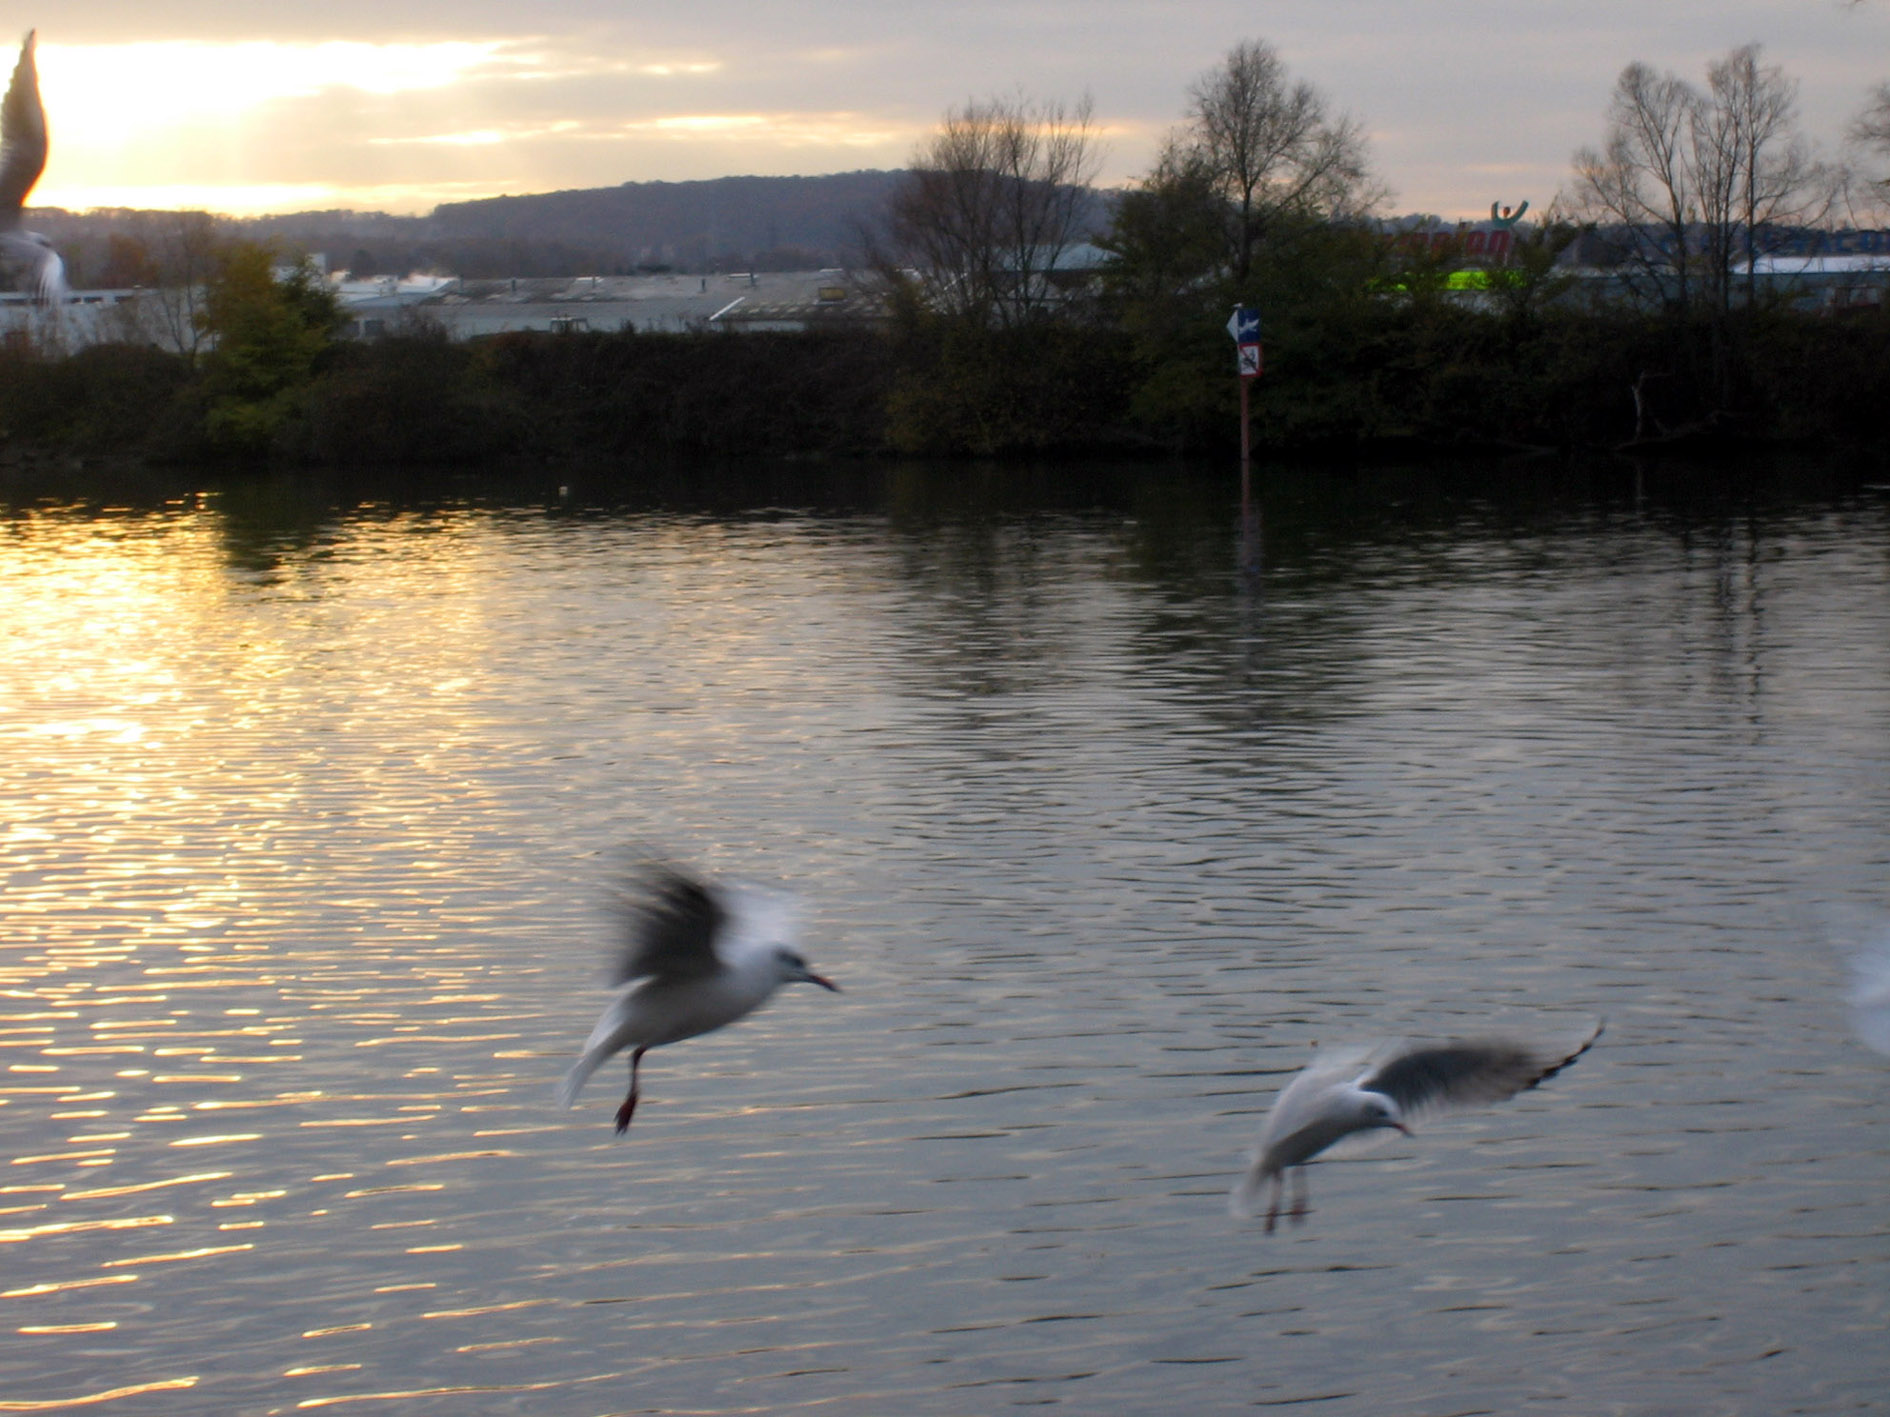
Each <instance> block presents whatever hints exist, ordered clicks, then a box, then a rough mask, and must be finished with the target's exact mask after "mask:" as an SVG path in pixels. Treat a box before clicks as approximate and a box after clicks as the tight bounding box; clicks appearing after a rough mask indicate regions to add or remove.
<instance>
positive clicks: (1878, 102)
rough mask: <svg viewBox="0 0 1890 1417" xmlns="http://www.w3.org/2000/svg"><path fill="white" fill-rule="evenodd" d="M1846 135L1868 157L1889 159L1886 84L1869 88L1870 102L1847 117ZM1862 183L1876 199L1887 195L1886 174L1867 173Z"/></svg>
mask: <svg viewBox="0 0 1890 1417" xmlns="http://www.w3.org/2000/svg"><path fill="white" fill-rule="evenodd" d="M1846 136H1847V137H1849V139H1850V141H1851V142H1852V143H1853V144H1854V145H1856V146H1857V147H1859V148H1862V149H1863V150H1864V151H1865V152H1867V153H1868V154H1870V155H1871V156H1872V157H1874V158H1876V159H1879V160H1882V159H1884V158H1890V84H1878V85H1877V87H1876V88H1874V89H1872V90H1871V91H1870V101H1869V102H1868V103H1866V104H1865V105H1864V110H1863V112H1861V113H1859V114H1858V115H1857V117H1856V118H1854V119H1852V120H1851V127H1850V132H1849V133H1848V134H1847V135H1846ZM1879 171H1881V169H1879ZM1865 184H1866V185H1867V186H1868V187H1869V188H1870V189H1871V190H1872V193H1873V195H1874V196H1875V197H1876V198H1877V199H1878V200H1879V201H1882V200H1884V199H1886V198H1890V176H1868V177H1866V179H1865Z"/></svg>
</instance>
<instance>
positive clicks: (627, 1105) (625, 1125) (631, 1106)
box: [617, 1048, 647, 1136]
mask: <svg viewBox="0 0 1890 1417" xmlns="http://www.w3.org/2000/svg"><path fill="white" fill-rule="evenodd" d="M646 1051H647V1050H645V1049H642V1048H639V1049H637V1050H636V1052H634V1053H632V1054H631V1055H630V1095H629V1096H628V1097H626V1098H624V1100H623V1106H621V1107H619V1108H618V1109H617V1135H618V1136H622V1135H623V1134H624V1133H625V1132H627V1131H628V1130H630V1118H631V1115H632V1114H633V1113H635V1111H636V1110H637V1064H638V1063H641V1062H642V1061H643V1054H644V1053H645V1052H646Z"/></svg>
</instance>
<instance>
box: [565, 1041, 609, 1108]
mask: <svg viewBox="0 0 1890 1417" xmlns="http://www.w3.org/2000/svg"><path fill="white" fill-rule="evenodd" d="M606 1056H608V1055H606V1054H604V1053H600V1052H598V1051H597V1050H596V1049H594V1048H593V1049H587V1050H586V1051H585V1053H584V1055H583V1056H582V1057H581V1058H579V1059H578V1060H577V1061H576V1062H575V1063H573V1064H572V1065H571V1071H570V1072H568V1073H566V1074H565V1075H564V1077H563V1078H561V1079H560V1080H559V1082H558V1105H559V1106H560V1107H573V1106H575V1105H576V1104H577V1097H578V1093H580V1092H582V1091H583V1090H584V1084H585V1083H587V1082H589V1081H590V1079H591V1074H592V1073H594V1072H596V1071H597V1066H598V1064H599V1063H601V1062H603V1061H604V1059H605V1057H606Z"/></svg>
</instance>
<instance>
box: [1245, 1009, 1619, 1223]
mask: <svg viewBox="0 0 1890 1417" xmlns="http://www.w3.org/2000/svg"><path fill="white" fill-rule="evenodd" d="M1601 1029H1602V1025H1601V1024H1599V1023H1597V1024H1596V1025H1595V1026H1594V1028H1593V1029H1592V1030H1591V1031H1590V1032H1589V1033H1588V1035H1587V1037H1585V1038H1584V1039H1582V1040H1581V1041H1580V1043H1579V1044H1576V1043H1574V1042H1572V1041H1571V1043H1570V1044H1568V1045H1566V1046H1550V1047H1545V1046H1543V1045H1542V1044H1539V1043H1532V1042H1526V1041H1524V1040H1521V1039H1517V1038H1459V1039H1452V1040H1450V1041H1448V1042H1443V1043H1397V1044H1386V1045H1380V1046H1378V1047H1376V1048H1369V1049H1359V1048H1353V1049H1346V1050H1343V1051H1336V1052H1334V1053H1331V1054H1329V1055H1326V1056H1323V1057H1319V1058H1315V1059H1314V1060H1313V1062H1312V1063H1311V1064H1310V1065H1308V1066H1307V1067H1306V1068H1305V1069H1304V1071H1302V1072H1300V1073H1299V1074H1298V1075H1297V1076H1296V1077H1294V1079H1293V1080H1292V1081H1291V1082H1290V1083H1288V1084H1287V1085H1286V1087H1285V1088H1284V1089H1283V1090H1282V1091H1281V1093H1280V1095H1279V1097H1278V1099H1277V1100H1276V1101H1275V1102H1274V1104H1273V1110H1272V1111H1271V1112H1269V1113H1268V1114H1267V1119H1266V1121H1265V1122H1264V1123H1263V1124H1262V1125H1261V1128H1260V1138H1259V1140H1258V1142H1256V1143H1255V1145H1254V1148H1253V1151H1252V1153H1251V1161H1250V1164H1249V1165H1248V1167H1247V1171H1246V1174H1245V1175H1243V1176H1242V1177H1241V1178H1240V1180H1239V1181H1238V1182H1237V1183H1235V1186H1234V1189H1233V1193H1232V1195H1231V1196H1230V1197H1229V1198H1228V1208H1229V1209H1230V1210H1231V1211H1232V1212H1233V1213H1234V1214H1235V1215H1236V1216H1239V1217H1240V1218H1242V1219H1251V1218H1252V1217H1253V1216H1255V1215H1256V1214H1258V1213H1259V1210H1260V1195H1261V1192H1262V1190H1268V1191H1269V1192H1270V1193H1269V1196H1268V1200H1267V1209H1266V1231H1267V1233H1268V1234H1269V1235H1270V1234H1272V1233H1273V1228H1274V1225H1275V1223H1276V1222H1277V1221H1278V1220H1279V1217H1280V1202H1281V1200H1282V1198H1283V1197H1282V1191H1283V1190H1284V1189H1285V1178H1286V1175H1287V1173H1288V1172H1291V1173H1293V1177H1294V1181H1295V1185H1294V1196H1293V1205H1292V1209H1291V1210H1290V1211H1289V1212H1288V1214H1289V1215H1290V1216H1291V1217H1292V1218H1293V1219H1294V1220H1299V1219H1302V1218H1304V1217H1305V1215H1306V1213H1307V1210H1308V1206H1307V1198H1306V1172H1305V1167H1306V1164H1307V1163H1308V1162H1310V1161H1312V1160H1313V1159H1314V1158H1315V1157H1317V1156H1318V1155H1320V1153H1322V1152H1324V1151H1326V1150H1327V1149H1328V1148H1330V1147H1333V1146H1336V1145H1337V1144H1338V1143H1340V1142H1342V1141H1344V1140H1346V1139H1347V1138H1349V1137H1354V1136H1359V1135H1362V1134H1369V1133H1372V1132H1382V1131H1387V1130H1389V1131H1398V1132H1403V1133H1404V1134H1405V1135H1406V1136H1409V1135H1411V1131H1410V1128H1409V1127H1408V1126H1406V1123H1407V1122H1408V1121H1410V1120H1411V1119H1412V1118H1415V1117H1418V1116H1422V1115H1424V1114H1425V1113H1434V1112H1443V1111H1448V1110H1452V1109H1455V1108H1460V1107H1473V1106H1476V1105H1477V1104H1479V1103H1484V1102H1501V1101H1503V1100H1504V1099H1505V1098H1510V1097H1514V1096H1515V1095H1516V1094H1517V1093H1519V1092H1523V1091H1526V1090H1527V1089H1529V1088H1532V1087H1534V1086H1535V1085H1536V1084H1537V1083H1539V1082H1543V1081H1545V1080H1546V1079H1548V1078H1552V1077H1554V1076H1555V1075H1556V1074H1557V1073H1559V1072H1561V1071H1562V1069H1563V1068H1566V1067H1567V1066H1568V1065H1569V1064H1570V1063H1572V1062H1574V1061H1575V1060H1576V1059H1577V1058H1579V1057H1581V1055H1582V1054H1584V1053H1586V1052H1587V1051H1588V1050H1589V1048H1591V1047H1592V1046H1593V1045H1594V1042H1595V1040H1596V1039H1597V1038H1599V1037H1600V1036H1601Z"/></svg>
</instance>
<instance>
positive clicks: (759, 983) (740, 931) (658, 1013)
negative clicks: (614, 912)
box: [558, 866, 840, 1134]
mask: <svg viewBox="0 0 1890 1417" xmlns="http://www.w3.org/2000/svg"><path fill="white" fill-rule="evenodd" d="M623 909H624V926H625V929H624V939H623V947H622V949H621V951H620V953H619V955H618V957H617V960H616V962H615V964H614V965H613V968H612V971H611V981H610V982H611V983H612V984H613V985H615V986H616V988H617V994H616V997H615V998H613V999H612V1000H611V1001H610V1003H609V1004H608V1005H607V1006H606V1007H605V1009H604V1012H603V1015H602V1016H601V1017H600V1018H599V1019H598V1020H597V1026H596V1027H595V1028H593V1029H592V1030H591V1036H590V1038H589V1039H588V1040H586V1042H585V1044H584V1051H583V1053H582V1054H580V1055H579V1057H578V1060H577V1062H576V1063H574V1064H573V1065H572V1067H571V1071H570V1072H568V1073H566V1074H565V1076H564V1081H563V1082H562V1083H560V1084H559V1086H558V1100H559V1101H560V1102H562V1103H563V1104H564V1105H565V1106H566V1107H569V1106H571V1104H572V1103H574V1102H576V1101H577V1095H578V1092H579V1091H580V1090H581V1089H582V1088H583V1086H584V1084H585V1082H586V1081H587V1080H588V1079H589V1078H590V1075H591V1074H592V1073H594V1072H596V1071H597V1069H598V1068H599V1067H600V1066H601V1065H602V1064H603V1063H604V1062H605V1061H606V1060H607V1059H609V1058H610V1057H611V1056H612V1055H613V1054H616V1053H619V1052H621V1051H623V1050H624V1049H625V1048H628V1049H630V1050H631V1051H630V1095H629V1096H628V1097H626V1098H624V1100H623V1105H622V1106H621V1107H619V1108H618V1109H617V1131H618V1133H619V1134H622V1133H623V1131H624V1130H625V1129H626V1128H628V1127H629V1125H630V1117H631V1115H632V1114H633V1113H634V1112H635V1111H636V1108H637V1096H638V1093H637V1068H638V1065H639V1064H641V1063H642V1061H643V1055H644V1054H645V1053H647V1052H649V1050H650V1049H652V1048H660V1047H662V1046H663V1045H664V1044H665V1043H677V1042H680V1041H681V1040H682V1039H685V1038H694V1037H695V1036H696V1035H697V1034H699V1033H709V1032H712V1031H713V1030H715V1029H718V1028H721V1027H722V1026H723V1025H724V1024H730V1023H733V1022H735V1020H736V1019H738V1018H741V1017H743V1016H744V1015H746V1014H749V1013H752V1012H753V1011H754V1010H756V1009H758V1008H760V1007H761V1005H763V1004H764V1003H766V1002H767V1001H768V999H769V997H770V996H771V995H773V993H774V991H775V990H776V989H778V988H780V987H781V986H782V985H783V984H818V985H819V986H820V987H821V988H823V989H829V990H832V991H833V992H834V993H836V994H837V993H839V992H840V989H839V986H838V985H836V984H835V983H834V982H833V981H832V980H830V979H825V978H822V977H821V976H820V975H818V974H815V973H814V972H813V971H812V970H811V969H809V968H808V967H807V961H806V960H805V959H803V958H802V957H801V955H800V953H799V952H798V951H797V950H796V949H795V948H794V930H793V919H792V915H791V912H790V911H789V909H788V907H787V903H786V902H785V901H783V900H781V899H780V898H779V897H776V896H772V895H769V894H767V893H765V892H762V891H758V890H755V889H752V888H749V887H742V886H735V885H729V884H725V883H719V882H718V883H710V882H705V881H699V880H697V879H695V878H694V877H692V876H688V875H685V874H683V873H682V872H681V871H679V870H677V869H675V868H674V867H672V866H652V867H650V868H649V869H648V870H647V871H646V872H645V879H644V880H643V881H642V883H641V889H640V890H637V891H634V892H626V893H624V895H623Z"/></svg>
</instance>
